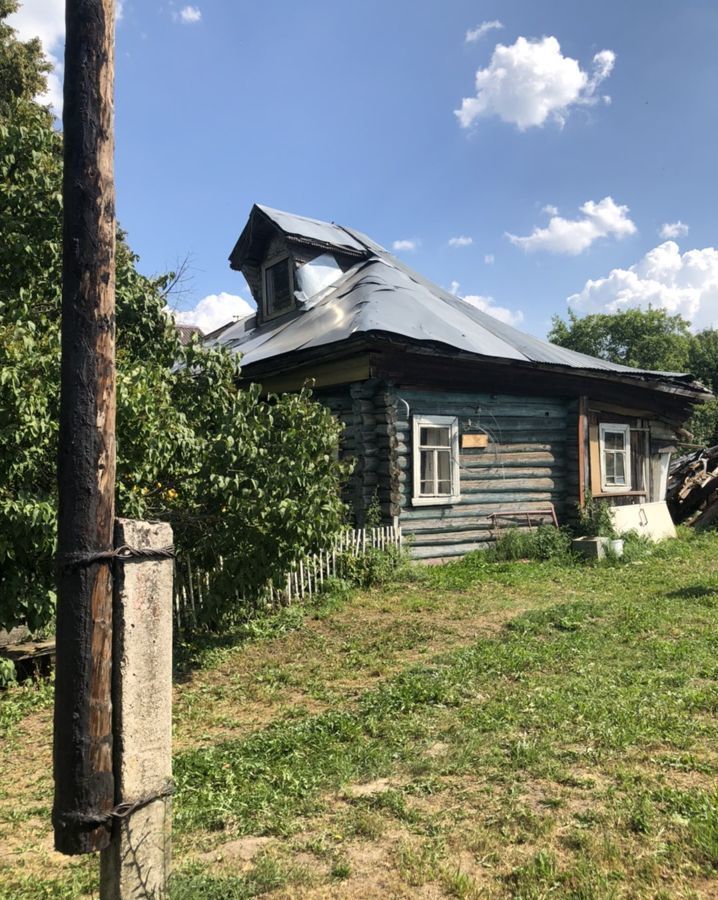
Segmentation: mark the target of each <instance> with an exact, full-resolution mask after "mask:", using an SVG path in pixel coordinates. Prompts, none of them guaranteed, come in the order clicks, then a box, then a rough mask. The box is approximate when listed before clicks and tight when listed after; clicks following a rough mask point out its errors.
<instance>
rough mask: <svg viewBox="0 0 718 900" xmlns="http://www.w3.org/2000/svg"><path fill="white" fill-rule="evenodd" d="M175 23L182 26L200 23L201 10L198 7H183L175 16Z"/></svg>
mask: <svg viewBox="0 0 718 900" xmlns="http://www.w3.org/2000/svg"><path fill="white" fill-rule="evenodd" d="M175 21H176V22H181V23H182V24H183V25H195V24H196V23H197V22H201V21H202V10H201V9H200V8H199V7H198V6H183V7H182V9H181V10H180V11H179V12H178V13H176V14H175Z"/></svg>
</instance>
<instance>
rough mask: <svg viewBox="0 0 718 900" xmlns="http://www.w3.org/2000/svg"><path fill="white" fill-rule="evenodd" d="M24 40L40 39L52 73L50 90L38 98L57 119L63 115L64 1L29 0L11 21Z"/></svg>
mask: <svg viewBox="0 0 718 900" xmlns="http://www.w3.org/2000/svg"><path fill="white" fill-rule="evenodd" d="M7 21H8V24H9V25H10V26H11V27H12V28H14V29H15V30H16V31H17V34H18V37H19V38H20V40H22V41H29V40H31V39H32V38H40V42H41V43H42V49H43V50H44V51H45V55H46V56H47V58H48V59H49V60H50V62H51V63H52V66H53V70H52V71H51V72H49V73H48V75H47V90H46V91H45V92H44V93H43V94H42V95H41V96H39V97H38V98H37V99H38V101H39V102H40V103H46V104H49V105H50V106H51V107H52V111H53V112H54V113H55V115H56V116H58V117H59V116H61V115H62V68H63V67H62V63H61V58H62V54H63V45H64V42H65V2H64V0H28V2H25V3H23V4H22V6H20V8H19V9H18V11H17V12H16V13H13V14H12V15H11V16H10V17H9V18H8V20H7Z"/></svg>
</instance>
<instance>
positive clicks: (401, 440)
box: [318, 378, 672, 559]
mask: <svg viewBox="0 0 718 900" xmlns="http://www.w3.org/2000/svg"><path fill="white" fill-rule="evenodd" d="M318 399H321V400H322V401H323V402H324V403H326V404H327V405H328V406H329V407H330V409H331V410H332V412H333V413H334V414H335V415H336V416H337V417H338V418H339V419H340V420H341V421H342V422H343V423H344V425H345V434H344V441H343V448H342V455H343V456H344V457H345V458H348V459H352V460H354V463H355V468H354V472H353V474H352V476H351V479H350V482H349V484H348V486H347V489H346V492H345V500H346V501H347V502H348V503H349V505H350V507H351V508H352V510H353V511H354V524H355V525H356V526H357V527H360V528H361V527H364V525H365V513H366V509H367V508H368V506H369V504H370V503H371V502H372V500H373V499H374V498H375V497H377V498H378V500H379V503H380V505H381V511H382V518H383V523H384V524H391V523H394V522H395V521H396V519H397V518H398V519H399V520H400V523H401V528H402V531H403V534H404V536H405V537H406V538H407V545H408V546H409V547H410V548H411V553H412V556H414V557H415V558H417V559H439V558H447V557H453V556H460V555H462V554H464V553H467V552H469V551H470V550H476V549H479V548H482V547H486V546H488V545H489V544H490V543H491V542H492V541H493V540H495V539H496V537H497V536H498V535H499V534H500V533H501V532H502V531H503V530H505V529H506V528H509V527H512V526H513V527H519V528H520V527H527V525H528V524H531V525H535V524H536V523H537V522H538V521H542V520H543V521H547V522H548V521H550V517H549V516H548V515H546V516H538V517H537V514H538V513H540V512H542V511H547V510H549V509H550V507H551V506H553V507H554V509H555V512H556V515H557V517H558V521H559V523H560V524H571V523H572V522H573V521H574V520H575V519H576V517H577V504H578V502H579V497H580V492H581V477H580V468H581V466H583V469H584V475H583V487H584V489H585V488H586V487H587V486H589V485H590V461H589V455H590V454H589V443H588V429H587V428H586V427H585V422H584V429H583V432H581V431H580V429H579V417H580V415H581V412H580V401H579V398H578V397H576V398H571V397H549V396H546V397H535V396H521V395H514V394H489V393H479V392H476V393H472V392H465V391H464V392H459V391H453V390H447V389H442V390H427V389H424V388H421V389H420V388H414V387H412V388H409V387H402V386H397V385H395V384H392V383H389V382H387V381H386V380H383V379H380V378H369V379H366V380H363V381H358V382H354V383H352V384H349V385H345V386H342V387H337V388H332V389H328V390H327V392H324V393H321V392H320V393H319V394H318ZM432 414H433V415H442V416H456V417H457V418H458V421H459V433H460V436H461V435H462V434H485V435H487V436H488V445H487V446H486V447H483V448H478V447H477V448H471V449H469V448H466V449H461V450H460V456H459V464H460V493H461V498H460V500H459V501H458V503H455V504H451V505H448V504H447V505H436V506H413V504H412V493H413V478H412V446H411V444H412V432H411V426H412V422H411V417H412V416H414V415H432ZM584 418H585V414H584ZM648 424H649V425H650V440H651V443H650V446H651V458H650V462H649V472H650V480H651V487H650V489H649V490H648V491H647V494H648V497H636V496H622V495H616V496H615V497H610V498H609V501H610V502H612V503H614V504H616V503H637V502H640V500H642V499H662V498H659V497H658V496H657V492H656V484H657V480H658V476H659V471H660V467H658V455H657V449H658V447H659V446H662V445H664V444H665V442H666V441H667V440H668V439H669V438H670V437H672V429H670V427H669V426H667V425H665V424H664V423H661V422H658V421H651V422H650V423H648ZM581 433H582V434H583V439H584V447H583V452H581V450H580V448H579V435H580V434H581ZM460 444H461V438H460ZM525 511H530V512H532V513H533V514H534V516H532V518H531V520H527V518H526V515H525ZM495 514H500V515H495ZM508 514H513V515H508Z"/></svg>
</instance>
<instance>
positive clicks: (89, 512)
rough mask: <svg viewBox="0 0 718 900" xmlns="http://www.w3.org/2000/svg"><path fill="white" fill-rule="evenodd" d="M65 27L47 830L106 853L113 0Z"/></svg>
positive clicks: (76, 13)
mask: <svg viewBox="0 0 718 900" xmlns="http://www.w3.org/2000/svg"><path fill="white" fill-rule="evenodd" d="M66 26H67V30H66V44H65V89H64V90H65V94H64V113H63V128H64V141H65V150H64V152H65V160H64V180H63V200H64V214H63V281H62V365H61V389H60V437H59V461H58V479H59V517H58V573H59V574H58V603H57V675H56V683H55V737H54V773H55V803H54V807H53V825H54V829H55V847H56V848H57V849H58V850H59V851H61V852H62V853H70V854H73V853H89V852H92V851H94V850H100V849H102V848H104V847H106V846H107V844H108V842H109V839H110V824H109V820H108V813H109V812H110V810H111V809H112V806H113V802H114V786H113V775H112V705H111V698H110V690H111V675H112V673H111V668H112V661H111V659H112V657H111V654H112V564H111V560H109V559H102V558H101V554H102V553H103V552H104V551H108V550H110V549H111V548H112V546H113V524H114V496H115V190H114V181H113V177H114V176H113V153H114V135H113V119H114V113H113V86H114V28H115V0H67V3H66ZM98 555H99V556H100V558H98Z"/></svg>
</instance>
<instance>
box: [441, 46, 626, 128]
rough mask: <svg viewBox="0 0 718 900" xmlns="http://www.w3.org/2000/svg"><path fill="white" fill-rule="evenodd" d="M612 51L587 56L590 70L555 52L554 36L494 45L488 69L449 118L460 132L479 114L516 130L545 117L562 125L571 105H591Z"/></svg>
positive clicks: (612, 57)
mask: <svg viewBox="0 0 718 900" xmlns="http://www.w3.org/2000/svg"><path fill="white" fill-rule="evenodd" d="M615 60H616V55H615V53H613V51H612V50H601V51H600V52H599V53H597V54H596V55H595V56H594V57H593V66H592V70H591V72H590V73H589V72H586V71H584V70H583V69H582V68H581V66H580V65H579V63H578V62H577V61H576V60H575V59H572V58H571V57H570V56H564V55H563V54H562V53H561V45H560V44H559V42H558V40H557V39H556V38H555V37H543V38H540V39H539V40H528V39H527V38H525V37H519V38H518V39H517V40H516V43H515V44H512V45H511V46H510V47H506V46H504V44H497V46H496V47H495V49H494V52H493V55H492V57H491V61H490V62H489V65H488V66H487V67H486V68H485V69H479V70H478V71H477V73H476V84H475V87H476V94H475V96H473V97H464V99H463V100H462V103H461V108H460V109H457V110H456V111H455V114H456V116H457V118H458V120H459V122H460V124H461V126H462V128H469V127H470V126H471V125H473V124H474V123H475V122H476V120H477V119H478V118H480V117H481V116H491V115H496V116H498V117H499V118H500V119H502V120H503V121H504V122H509V123H512V124H514V125H516V126H517V127H518V129H519V131H525V130H526V129H527V128H531V127H533V126H540V125H543V124H544V123H545V122H546V120H547V119H552V120H554V121H557V122H558V123H559V124H560V125H563V123H564V121H565V119H566V116H567V115H568V113H569V111H570V109H571V107H573V106H577V105H583V106H589V105H592V104H594V103H596V101H597V96H596V91H597V90H598V87H599V85H600V84H601V83H602V82H603V81H604V80H605V79H606V78H608V76H609V75H610V74H611V71H612V70H613V66H614V63H615Z"/></svg>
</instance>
